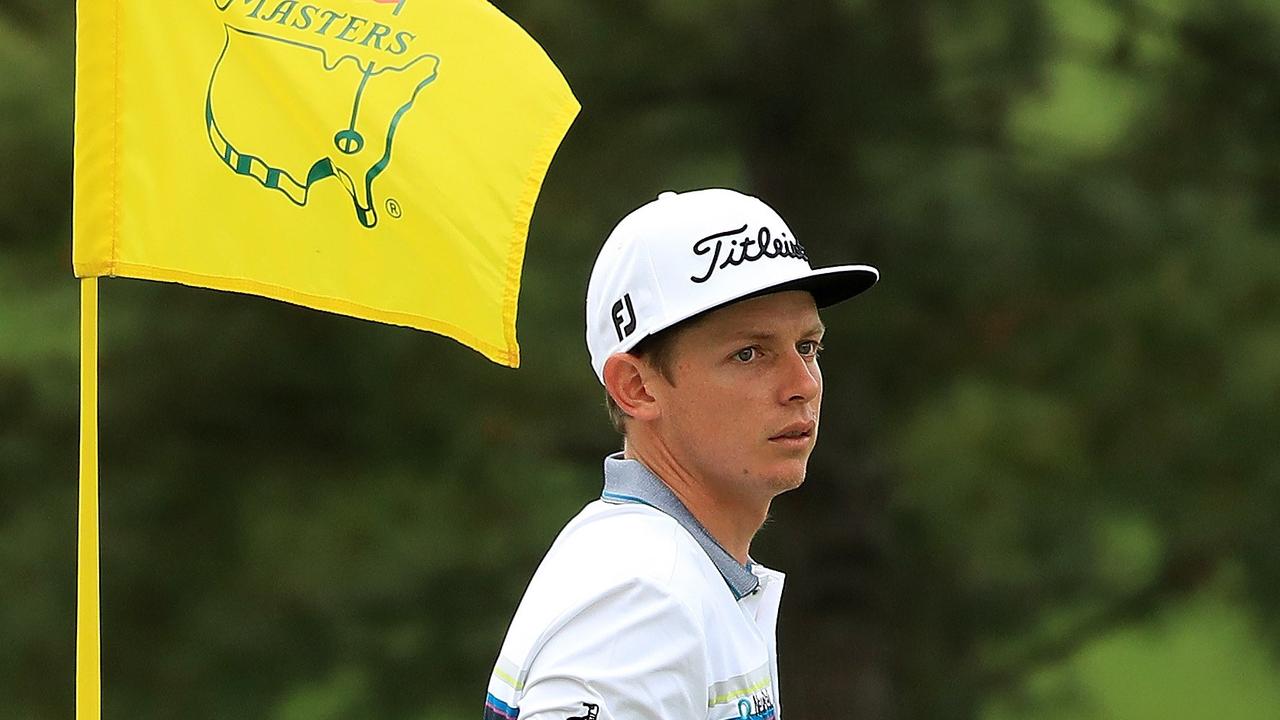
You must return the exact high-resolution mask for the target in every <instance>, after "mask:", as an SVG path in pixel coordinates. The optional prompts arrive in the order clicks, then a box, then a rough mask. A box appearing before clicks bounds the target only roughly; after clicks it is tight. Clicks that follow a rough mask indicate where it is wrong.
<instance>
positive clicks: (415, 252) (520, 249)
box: [74, 0, 579, 366]
mask: <svg viewBox="0 0 1280 720" xmlns="http://www.w3.org/2000/svg"><path fill="white" fill-rule="evenodd" d="M78 16H79V22H78V27H79V30H78V42H77V52H78V56H77V80H76V148H75V171H76V172H75V175H76V178H75V193H76V198H75V226H74V237H75V250H74V262H75V271H76V275H78V276H80V277H88V276H102V275H107V276H126V277H135V278H145V279H152V280H166V281H172V282H180V283H186V284H189V285H198V286H202V287H210V288H216V289H220V290H232V291H238V292H247V293H254V294H258V295H265V296H267V297H272V298H276V299H278V300H284V301H287V302H292V303H297V304H299V305H305V306H308V307H313V308H318V309H322V310H328V311H331V312H338V313H343V314H346V315H353V316H356V317H361V318H366V319H369V320H377V321H382V322H388V323H394V324H398V325H407V326H410V327H415V328H420V329H423V330H430V331H433V332H438V333H441V334H444V335H447V336H449V337H452V338H455V339H457V340H459V341H461V342H463V343H465V344H467V345H470V346H471V347H473V348H475V349H476V350H478V351H480V352H481V353H483V354H484V355H485V356H486V357H488V358H490V359H492V360H494V361H496V362H499V363H502V364H505V365H510V366H516V365H518V364H519V349H518V346H517V344H516V337H515V318H516V301H517V297H518V291H519V285H520V271H521V267H522V264H523V260H524V248H525V237H526V234H527V231H528V225H529V218H530V215H531V214H532V212H533V205H534V202H535V200H536V198H537V195H538V190H539V188H540V187H541V184H542V179H543V177H544V175H545V174H546V171H547V167H548V165H549V164H550V162H551V157H552V155H553V154H554V153H555V150H556V148H557V147H558V146H559V144H560V141H561V139H562V138H563V137H564V133H565V132H566V131H567V130H568V127H569V124H570V123H571V122H572V120H573V118H574V116H575V115H576V114H577V112H578V109H579V108H578V103H577V101H576V100H575V99H574V97H573V94H572V93H571V92H570V90H569V87H568V85H567V84H566V83H565V81H564V78H563V77H561V75H560V73H559V71H558V70H557V69H556V67H555V66H554V65H553V64H552V63H551V61H550V60H549V59H548V58H547V56H546V54H545V53H544V52H543V50H542V48H540V47H539V46H538V45H537V43H536V42H534V41H533V40H532V39H531V38H530V37H529V36H528V35H526V34H525V33H524V32H523V31H522V30H521V29H520V28H519V27H518V26H517V25H516V24H515V23H513V22H511V21H510V20H509V19H508V18H506V17H505V16H504V15H503V14H502V13H501V12H500V11H498V10H497V9H496V8H494V7H493V6H492V5H490V4H489V3H488V2H484V1H483V0H165V1H163V2H160V1H157V0H80V2H79V7H78Z"/></svg>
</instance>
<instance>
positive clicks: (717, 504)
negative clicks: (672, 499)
mask: <svg viewBox="0 0 1280 720" xmlns="http://www.w3.org/2000/svg"><path fill="white" fill-rule="evenodd" d="M623 457H625V458H627V459H628V460H639V461H640V462H642V463H644V465H645V467H647V468H649V470H650V471H651V472H653V474H655V475H657V476H658V477H659V478H660V479H661V480H662V482H664V483H666V485H667V487H669V488H671V492H673V493H675V496H676V497H677V498H678V499H679V500H680V502H681V503H683V504H684V506H685V507H686V508H688V510H689V512H690V513H692V514H693V516H694V517H695V518H697V520H698V522H700V523H702V526H703V527H704V528H706V529H707V532H709V533H711V537H713V538H715V540H716V542H718V543H720V547H723V548H724V549H725V551H726V552H728V553H729V554H730V555H732V556H733V558H734V559H735V560H737V561H738V563H739V564H741V565H746V564H747V559H748V556H749V555H750V554H751V539H752V538H754V537H755V534H756V532H758V531H759V530H760V527H761V526H762V525H764V521H765V519H766V518H767V517H768V515H769V502H768V501H767V500H766V501H765V502H764V503H763V506H761V505H760V503H751V502H748V501H746V500H745V499H744V498H742V497H740V496H733V497H720V496H718V495H717V494H716V493H715V492H713V490H712V486H711V485H710V484H708V483H706V482H704V481H703V479H702V478H699V477H698V476H697V474H696V473H694V472H692V471H691V470H690V469H689V468H688V467H686V466H685V465H684V464H682V463H680V462H679V461H678V460H677V459H676V458H675V456H674V455H672V453H671V452H670V450H669V449H668V448H667V447H666V446H665V445H662V444H661V443H651V442H645V441H644V440H642V439H640V438H635V439H633V438H630V437H629V438H627V441H626V444H625V446H624V448H623Z"/></svg>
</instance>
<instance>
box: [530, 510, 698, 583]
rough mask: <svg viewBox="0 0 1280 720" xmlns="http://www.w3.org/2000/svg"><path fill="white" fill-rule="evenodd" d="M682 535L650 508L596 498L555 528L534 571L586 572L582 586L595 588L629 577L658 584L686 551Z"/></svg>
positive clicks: (666, 517)
mask: <svg viewBox="0 0 1280 720" xmlns="http://www.w3.org/2000/svg"><path fill="white" fill-rule="evenodd" d="M687 535H688V533H686V532H685V531H684V529H683V528H682V527H680V524H679V523H678V522H676V521H675V520H674V519H672V518H671V516H669V515H667V514H666V513H664V512H662V511H661V510H658V509H656V508H652V507H649V506H648V505H642V504H638V503H611V502H606V501H603V500H597V501H595V502H593V503H590V504H589V505H587V506H586V507H585V508H583V510H582V512H580V513H578V515H577V516H576V517H574V518H573V520H571V521H570V522H569V523H568V524H567V525H566V526H565V527H564V529H563V530H561V531H560V535H559V536H558V537H557V538H556V540H555V543H554V544H552V546H551V549H550V550H548V551H547V555H546V557H545V558H544V559H543V561H542V565H541V566H540V567H539V568H538V573H539V574H546V573H563V572H571V573H574V574H576V575H578V576H582V575H584V574H590V575H591V577H592V578H594V582H589V583H587V585H588V586H595V587H596V589H597V590H599V589H603V588H605V587H608V586H611V585H615V584H617V583H625V582H628V581H630V580H633V579H637V580H651V581H654V582H657V583H659V584H664V583H666V582H669V581H670V580H671V579H672V573H673V572H674V571H675V569H676V566H677V564H678V560H679V558H680V557H681V555H682V554H683V553H684V552H686V551H687V545H688V544H689V542H690V539H689V538H687V537H685V536H687Z"/></svg>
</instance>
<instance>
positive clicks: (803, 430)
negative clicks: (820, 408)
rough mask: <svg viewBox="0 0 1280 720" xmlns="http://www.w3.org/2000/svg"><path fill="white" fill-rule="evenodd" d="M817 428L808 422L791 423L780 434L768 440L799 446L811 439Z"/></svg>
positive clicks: (814, 424) (815, 424)
mask: <svg viewBox="0 0 1280 720" xmlns="http://www.w3.org/2000/svg"><path fill="white" fill-rule="evenodd" d="M816 427H817V423H815V422H813V421H812V420H809V421H807V422H798V423H792V424H790V425H788V426H786V427H785V428H783V429H782V432H780V433H778V434H777V435H774V436H773V437H771V438H769V440H770V441H773V442H781V443H787V444H799V443H805V442H808V441H809V439H810V438H811V437H813V431H814V429H815V428H816Z"/></svg>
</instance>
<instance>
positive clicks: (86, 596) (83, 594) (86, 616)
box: [76, 277, 102, 720]
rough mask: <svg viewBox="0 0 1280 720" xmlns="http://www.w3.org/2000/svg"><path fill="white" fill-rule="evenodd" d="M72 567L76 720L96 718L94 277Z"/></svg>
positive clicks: (83, 311)
mask: <svg viewBox="0 0 1280 720" xmlns="http://www.w3.org/2000/svg"><path fill="white" fill-rule="evenodd" d="M78 536H79V537H78V549H77V557H78V562H77V567H76V720H98V719H99V718H100V717H101V716H102V658H101V637H100V633H101V624H100V612H99V591H98V278H96V277H86V278H82V279H81V280H80V517H79V527H78Z"/></svg>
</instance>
